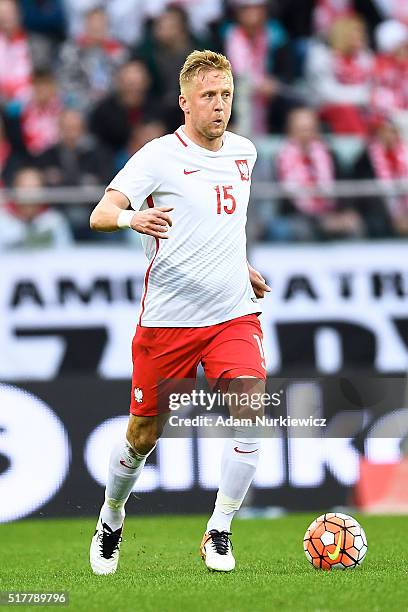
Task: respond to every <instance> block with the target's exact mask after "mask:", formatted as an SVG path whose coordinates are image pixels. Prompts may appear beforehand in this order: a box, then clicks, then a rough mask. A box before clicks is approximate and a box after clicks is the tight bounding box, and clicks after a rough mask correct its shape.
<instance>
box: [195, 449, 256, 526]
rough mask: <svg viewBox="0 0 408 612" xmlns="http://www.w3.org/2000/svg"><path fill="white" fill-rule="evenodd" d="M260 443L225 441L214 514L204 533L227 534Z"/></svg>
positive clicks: (242, 498) (242, 499) (251, 474)
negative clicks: (218, 532) (214, 531)
mask: <svg viewBox="0 0 408 612" xmlns="http://www.w3.org/2000/svg"><path fill="white" fill-rule="evenodd" d="M259 448H260V445H259V440H256V439H254V438H238V437H235V438H228V439H227V440H226V441H225V446H224V452H223V455H222V459H221V481H220V488H219V489H218V493H217V499H216V501H215V508H214V512H213V513H212V515H211V518H210V520H209V521H208V523H207V531H210V530H211V529H217V531H230V529H231V521H232V519H233V518H234V515H235V513H236V511H237V510H239V508H240V507H241V504H242V502H243V501H244V498H245V495H246V493H247V491H248V489H249V486H250V484H251V482H252V479H253V477H254V475H255V472H256V466H257V464H258V458H259Z"/></svg>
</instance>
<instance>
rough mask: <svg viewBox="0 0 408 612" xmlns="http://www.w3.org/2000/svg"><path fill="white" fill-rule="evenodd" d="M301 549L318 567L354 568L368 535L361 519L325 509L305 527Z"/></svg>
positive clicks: (363, 549)
mask: <svg viewBox="0 0 408 612" xmlns="http://www.w3.org/2000/svg"><path fill="white" fill-rule="evenodd" d="M303 549H304V551H305V555H306V557H307V558H308V560H309V561H310V563H311V564H312V565H313V567H315V568H317V569H323V570H331V569H341V570H344V569H354V568H355V567H357V566H359V565H361V564H362V562H363V560H364V557H365V556H366V553H367V538H366V534H365V533H364V529H363V528H362V527H361V525H360V523H359V522H358V521H356V519H354V518H353V517H352V516H348V515H347V514H343V513H341V512H326V514H322V516H319V517H318V518H317V519H315V520H314V521H313V523H312V524H311V525H310V526H309V527H308V529H307V531H306V533H305V537H304V539H303Z"/></svg>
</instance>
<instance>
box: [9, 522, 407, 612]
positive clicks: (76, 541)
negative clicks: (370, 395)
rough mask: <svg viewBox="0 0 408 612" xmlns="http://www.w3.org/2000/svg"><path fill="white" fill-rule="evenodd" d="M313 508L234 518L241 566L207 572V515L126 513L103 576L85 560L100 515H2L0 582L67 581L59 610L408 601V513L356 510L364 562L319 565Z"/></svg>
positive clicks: (46, 585) (223, 611)
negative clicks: (308, 550)
mask: <svg viewBox="0 0 408 612" xmlns="http://www.w3.org/2000/svg"><path fill="white" fill-rule="evenodd" d="M315 516H317V513H316V514H315V515H313V516H312V515H309V514H308V515H305V514H296V515H290V516H285V517H283V518H278V519H275V520H263V519H256V520H238V519H237V520H235V522H234V524H233V544H234V552H235V557H236V560H237V568H236V570H235V572H233V573H231V574H219V573H210V572H208V570H207V569H206V568H205V566H204V564H203V562H202V561H201V559H200V558H199V557H198V554H197V550H198V545H199V542H200V539H201V536H202V533H203V527H204V525H205V518H204V517H200V516H194V517H192V516H189V517H173V516H170V517H169V516H166V517H160V518H158V517H152V518H136V517H134V516H128V518H127V520H126V526H125V531H124V540H123V543H122V553H121V561H120V565H119V570H118V572H117V574H115V575H114V576H106V577H103V576H94V575H93V574H92V572H91V570H90V568H89V564H88V547H89V541H90V537H91V534H92V532H93V530H94V526H95V520H89V519H73V520H50V519H42V520H26V521H21V522H17V523H9V524H3V525H0V546H1V553H2V554H1V567H0V590H2V591H5V590H7V591H37V592H38V591H46V592H50V591H52V590H53V591H59V590H60V591H62V590H65V591H68V592H69V597H70V604H69V606H68V607H63V606H60V609H61V610H63V609H69V610H72V611H73V612H77V611H82V610H83V611H87V612H88V611H91V610H97V611H101V612H110V611H112V612H113V611H115V612H125V611H129V612H130V611H132V612H133V611H140V612H150V611H154V612H172V611H177V612H190V611H193V610H194V611H195V610H198V611H201V610H202V611H206V612H218V611H219V612H241V611H242V612H244V611H245V612H246V611H248V612H258V611H264V610H265V611H268V612H269V611H272V610H279V611H280V610H284V611H286V610H287V611H292V610H293V611H296V612H297V611H302V610H305V611H308V612H309V611H310V612H312V611H313V612H328V611H332V610H333V611H338V610H351V611H358V612H364V611H367V612H368V611H369V612H376V611H377V610H378V611H381V612H383V611H386V612H394V611H395V612H402V611H406V610H408V546H407V533H408V531H407V517H358V516H357V518H358V519H359V520H360V521H361V523H362V525H363V527H364V529H365V531H366V534H367V539H368V553H367V557H366V559H365V561H364V564H363V565H362V567H360V568H358V569H356V570H349V571H345V572H334V571H332V572H323V571H319V570H315V569H313V568H312V566H311V565H310V564H309V563H308V561H307V560H306V557H305V556H304V553H303V548H302V540H303V535H304V532H305V530H306V528H307V527H308V525H309V523H310V522H311V521H312V519H313V518H315ZM16 608H17V609H24V610H38V609H39V606H37V607H33V606H30V607H29V606H17V607H16ZM52 608H53V609H54V606H52ZM3 609H6V608H5V607H4V608H3Z"/></svg>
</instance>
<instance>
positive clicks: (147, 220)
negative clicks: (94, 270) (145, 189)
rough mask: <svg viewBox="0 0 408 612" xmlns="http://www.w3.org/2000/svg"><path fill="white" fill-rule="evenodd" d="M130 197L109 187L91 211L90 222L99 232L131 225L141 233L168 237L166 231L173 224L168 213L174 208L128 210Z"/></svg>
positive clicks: (111, 230)
mask: <svg viewBox="0 0 408 612" xmlns="http://www.w3.org/2000/svg"><path fill="white" fill-rule="evenodd" d="M128 207H129V200H128V198H127V197H126V196H125V195H124V194H123V193H121V192H120V191H117V190H116V189H109V190H108V191H107V192H106V193H105V195H104V196H103V198H102V199H101V200H100V202H99V203H98V204H97V205H96V206H95V208H94V209H93V211H92V213H91V217H90V220H89V224H90V226H91V229H93V230H96V231H98V232H114V231H116V230H118V229H121V228H124V227H130V228H132V229H133V230H135V231H136V232H139V233H140V234H147V235H149V236H153V237H154V238H168V236H167V235H166V232H167V231H168V229H169V227H171V225H172V221H171V217H170V215H169V214H168V213H169V212H171V211H172V210H173V208H169V207H166V206H158V207H157V208H148V209H147V210H139V211H136V210H127V209H128Z"/></svg>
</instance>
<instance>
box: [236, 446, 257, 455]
mask: <svg viewBox="0 0 408 612" xmlns="http://www.w3.org/2000/svg"><path fill="white" fill-rule="evenodd" d="M257 450H258V449H257V448H255V449H254V450H251V451H244V450H240V449H239V448H238V446H236V447H235V448H234V451H235V452H236V453H243V454H244V455H249V454H250V453H256V451H257Z"/></svg>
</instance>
